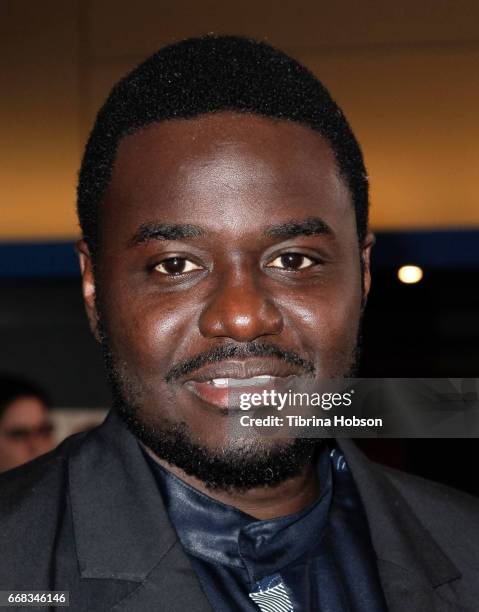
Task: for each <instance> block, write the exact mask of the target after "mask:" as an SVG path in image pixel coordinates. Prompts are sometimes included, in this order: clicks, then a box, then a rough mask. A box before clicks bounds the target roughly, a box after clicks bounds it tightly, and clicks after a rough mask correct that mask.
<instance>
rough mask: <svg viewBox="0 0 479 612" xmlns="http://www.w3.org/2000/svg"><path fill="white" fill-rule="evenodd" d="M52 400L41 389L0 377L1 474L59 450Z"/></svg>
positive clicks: (11, 378) (18, 378) (20, 379)
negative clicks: (51, 405)
mask: <svg viewBox="0 0 479 612" xmlns="http://www.w3.org/2000/svg"><path fill="white" fill-rule="evenodd" d="M49 410H50V400H49V398H48V396H47V394H46V393H45V392H44V391H43V389H41V388H40V387H39V386H38V385H36V384H34V383H32V382H30V381H28V380H25V379H23V378H20V377H14V376H6V375H2V376H0V472H6V471H7V470H11V469H12V468H15V467H18V466H19V465H22V464H23V463H27V462H28V461H31V460H32V459H36V458H37V457H39V456H40V455H43V454H44V453H47V452H48V451H50V450H52V449H53V448H54V446H55V443H54V436H53V423H52V421H51V419H50V413H49Z"/></svg>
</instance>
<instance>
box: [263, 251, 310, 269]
mask: <svg viewBox="0 0 479 612" xmlns="http://www.w3.org/2000/svg"><path fill="white" fill-rule="evenodd" d="M315 263H317V261H315V260H314V259H312V258H311V257H306V255H302V254H301V253H283V255H280V256H279V257H276V259H273V261H272V262H270V263H269V264H268V265H267V267H268V268H279V269H281V270H304V269H305V268H310V267H311V266H314V264H315Z"/></svg>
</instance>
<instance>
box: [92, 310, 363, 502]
mask: <svg viewBox="0 0 479 612" xmlns="http://www.w3.org/2000/svg"><path fill="white" fill-rule="evenodd" d="M97 312H98V313H100V310H97ZM98 329H99V338H100V343H101V349H102V354H103V360H104V363H105V366H106V370H107V376H108V382H109V385H110V388H111V392H112V396H113V405H112V407H113V409H114V410H116V411H117V413H118V414H119V415H120V417H121V418H122V420H123V421H124V423H125V424H126V426H127V427H128V429H129V430H130V431H131V432H132V433H133V435H134V436H135V437H136V438H137V439H138V440H139V441H140V442H141V443H142V444H143V445H145V446H146V447H147V448H148V449H150V450H151V451H152V452H153V453H154V455H156V457H158V458H159V459H162V460H164V461H166V462H167V463H169V464H170V465H173V466H176V467H177V468H180V469H181V470H183V471H184V472H185V473H186V474H188V475H189V476H193V477H195V478H197V479H198V480H200V481H201V482H202V483H203V484H204V485H205V486H206V488H208V489H210V490H212V491H227V492H239V493H241V492H246V491H248V490H250V489H254V488H258V487H274V486H277V485H279V484H281V483H283V482H284V481H286V480H288V479H290V478H293V477H295V476H298V475H300V474H301V473H302V472H303V471H304V469H305V468H306V467H307V465H308V464H310V463H311V462H312V461H314V460H315V456H316V455H317V454H318V452H319V451H320V450H321V449H322V448H323V447H324V446H325V441H324V439H322V438H286V439H284V438H283V439H281V440H278V439H276V440H274V441H272V440H269V443H266V440H265V439H264V438H261V437H257V438H236V439H229V440H228V442H227V443H225V444H223V445H220V446H218V447H217V448H209V447H208V446H206V445H204V444H201V443H200V442H199V441H197V440H195V438H194V436H193V435H192V432H191V430H190V428H189V426H188V424H187V423H186V422H184V421H182V422H172V421H171V420H170V419H168V418H167V417H164V418H163V420H162V421H155V423H151V422H148V419H147V418H146V417H145V415H144V410H143V409H142V405H141V402H140V403H138V398H141V397H142V394H143V392H144V388H143V385H141V383H140V382H139V381H137V380H135V379H134V377H133V376H131V375H130V374H129V373H128V370H127V368H126V365H127V364H126V363H125V362H124V361H123V362H122V364H123V367H122V368H120V367H119V365H118V364H119V363H120V361H119V360H118V359H116V357H115V355H114V352H113V350H112V344H111V341H110V338H109V335H108V332H107V330H106V327H105V325H104V318H103V317H102V316H101V315H100V316H99V320H98ZM359 338H360V334H359V333H358V342H357V344H356V346H355V348H354V350H353V352H352V357H351V365H350V368H349V369H348V371H347V373H344V374H343V376H344V377H351V376H353V375H354V372H355V370H356V364H357V360H358V356H359ZM227 351H228V347H226V348H225V354H224V355H223V354H222V351H221V350H220V351H218V350H215V351H214V353H213V354H212V356H211V360H217V361H220V360H221V359H222V358H226V357H227V356H228V355H227V354H226V353H227ZM230 352H231V351H230ZM234 352H235V354H238V353H242V354H245V352H246V353H248V354H250V355H251V354H255V355H257V356H260V355H264V356H266V355H268V356H271V354H275V355H276V356H277V357H279V358H284V359H285V360H287V361H288V360H294V361H295V363H296V364H298V362H302V363H303V365H304V366H305V369H307V362H305V361H304V360H302V359H301V358H300V357H299V356H296V355H295V354H291V353H288V352H287V351H282V350H281V349H278V348H276V347H274V346H271V345H264V344H255V343H249V346H248V347H243V348H240V349H239V350H237V351H234ZM229 356H231V355H229ZM203 357H204V358H203V359H202V361H203V362H204V361H206V360H207V359H208V356H206V357H205V356H203ZM191 364H192V368H193V367H197V364H198V359H197V358H196V359H192V360H191ZM311 366H312V364H311ZM312 367H313V368H314V366H312ZM176 370H178V371H179V372H181V373H184V372H185V365H184V364H179V366H176V367H174V368H172V370H170V373H173V372H175V371H176ZM167 378H168V377H167Z"/></svg>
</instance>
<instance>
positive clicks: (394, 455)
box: [0, 0, 479, 494]
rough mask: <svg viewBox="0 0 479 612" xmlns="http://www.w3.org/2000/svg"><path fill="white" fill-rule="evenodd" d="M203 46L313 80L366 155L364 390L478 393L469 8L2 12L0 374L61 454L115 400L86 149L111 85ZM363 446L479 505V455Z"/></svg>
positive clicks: (161, 7) (308, 1) (477, 74)
mask: <svg viewBox="0 0 479 612" xmlns="http://www.w3.org/2000/svg"><path fill="white" fill-rule="evenodd" d="M207 32H215V33H233V34H246V35H250V36H253V37H255V38H258V39H265V40H267V41H269V42H270V43H272V44H274V45H276V46H278V47H280V48H281V49H283V50H284V51H286V52H287V53H289V54H291V55H292V56H294V57H295V58H297V59H298V60H300V61H301V62H303V63H304V64H306V65H307V66H308V67H309V68H310V69H311V70H312V71H313V72H314V73H315V74H316V75H317V76H318V77H319V78H320V79H321V80H322V81H323V82H324V83H325V85H326V86H327V87H328V88H329V89H330V90H331V92H332V94H333V97H334V98H335V99H336V100H337V102H338V103H339V104H340V106H341V107H342V108H343V110H344V111H345V113H346V116H347V117H348V119H349V121H350V123H351V124H352V126H353V129H354V131H355V133H356V135H357V137H358V139H359V141H360V143H361V144H362V147H363V151H364V155H365V158H366V165H367V167H368V170H369V175H370V181H371V225H372V228H373V230H374V231H375V233H376V236H377V243H376V246H375V249H374V254H373V275H374V276H373V286H372V291H371V295H370V301H369V305H368V309H367V314H366V317H365V324H364V342H363V361H362V370H361V374H362V375H363V376H371V377H373V376H376V377H382V376H384V377H456V378H461V377H477V376H478V370H479V368H478V359H477V356H478V351H479V316H478V313H479V282H478V281H479V274H478V272H479V198H478V186H477V183H478V178H477V177H478V175H479V163H478V162H479V122H478V121H477V115H478V108H479V3H478V2H476V1H475V0H455V1H445V0H434V1H433V0H423V1H422V2H419V3H418V2H416V1H414V0H403V1H402V2H401V3H398V2H393V1H379V0H369V1H363V2H353V0H347V1H346V0H344V1H337V2H334V3H332V2H328V3H326V2H321V1H318V0H315V1H313V0H295V1H294V2H292V1H291V0H285V1H283V2H281V3H277V2H271V1H267V0H255V1H254V2H253V1H251V0H244V1H243V2H242V3H230V4H228V3H222V2H219V1H217V0H215V1H212V0H210V1H208V0H205V1H203V2H202V3H192V2H191V1H189V2H187V1H186V0H175V2H172V1H169V2H166V1H162V0H136V2H131V1H128V2H127V1H123V0H43V1H42V2H41V3H40V2H34V1H32V0H1V1H0V66H1V69H0V79H1V91H2V96H1V97H0V133H1V134H2V139H1V145H0V184H1V190H0V206H1V224H0V333H1V338H2V351H1V352H0V371H3V372H8V373H11V374H16V375H22V376H27V377H28V378H29V379H31V380H33V381H36V382H37V383H39V384H40V385H42V387H43V388H44V389H46V390H47V392H48V394H49V396H50V398H51V404H52V406H53V411H52V415H53V420H54V422H55V426H56V428H55V436H56V439H57V440H59V439H61V438H62V437H63V436H64V435H66V434H67V433H70V432H71V431H76V430H78V429H81V428H82V427H85V426H87V425H89V424H91V423H93V422H95V421H98V420H99V419H101V418H102V416H103V414H104V413H105V410H106V408H107V407H108V405H109V401H110V399H109V392H108V389H107V387H106V384H105V376H104V371H103V366H102V364H101V359H100V355H99V352H98V350H97V347H96V345H95V343H94V341H93V339H92V338H91V337H90V334H89V331H88V328H87V323H86V317H85V315H84V311H83V305H82V302H81V295H80V285H79V269H78V265H77V262H76V258H75V254H74V250H73V244H74V240H75V239H76V238H78V236H79V234H78V226H77V220H76V216H75V184H76V176H77V172H78V168H79V164H80V159H81V154H82V149H83V147H84V144H85V141H86V138H87V136H88V132H89V130H90V128H91V125H92V123H93V120H94V117H95V114H96V112H97V110H98V108H99V106H100V105H101V103H102V102H103V100H104V99H105V97H106V95H107V94H108V91H109V89H110V88H111V86H112V85H113V83H114V82H115V81H116V80H117V79H118V78H119V77H120V76H122V75H123V74H124V73H125V72H126V71H128V70H129V69H131V68H132V67H134V66H135V65H136V64H137V63H139V62H141V61H142V60H143V59H144V58H145V57H146V56H147V55H149V54H150V53H152V52H154V51H155V50H157V49H158V48H159V47H161V46H162V45H164V44H166V43H170V42H174V41H176V40H179V39H181V38H184V37H187V36H191V35H200V34H205V33H207ZM404 266H412V268H406V269H404ZM412 281H414V282H412ZM362 444H363V445H364V446H365V448H366V450H367V452H368V453H369V454H370V455H371V456H372V457H374V458H376V459H378V460H380V461H384V462H387V463H389V464H391V465H395V466H397V467H401V468H403V469H407V470H409V471H412V472H416V473H418V474H422V475H424V476H428V477H431V478H434V479H436V480H442V481H444V482H447V483H449V484H453V485H454V486H456V487H460V488H463V489H465V490H468V491H470V492H473V493H476V494H479V482H478V481H477V479H476V478H475V477H474V475H473V474H472V473H471V472H472V469H469V470H463V469H462V466H463V465H465V464H467V465H473V463H474V460H475V458H476V452H477V450H479V445H478V441H477V440H472V439H468V440H427V441H426V440H404V441H398V440H396V441H395V440H384V441H371V442H364V441H363V442H362Z"/></svg>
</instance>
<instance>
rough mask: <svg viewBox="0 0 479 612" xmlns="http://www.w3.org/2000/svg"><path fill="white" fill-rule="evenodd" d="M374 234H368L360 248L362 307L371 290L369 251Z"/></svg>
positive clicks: (373, 240)
mask: <svg viewBox="0 0 479 612" xmlns="http://www.w3.org/2000/svg"><path fill="white" fill-rule="evenodd" d="M375 240H376V239H375V237H374V234H372V233H371V232H368V233H367V235H366V238H365V239H364V241H363V244H362V246H361V276H362V279H363V297H362V305H363V306H365V305H366V301H367V299H368V294H369V289H370V288H371V249H372V247H373V245H374V242H375Z"/></svg>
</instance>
